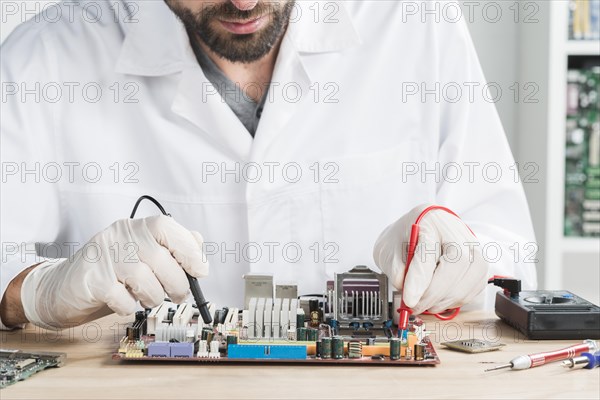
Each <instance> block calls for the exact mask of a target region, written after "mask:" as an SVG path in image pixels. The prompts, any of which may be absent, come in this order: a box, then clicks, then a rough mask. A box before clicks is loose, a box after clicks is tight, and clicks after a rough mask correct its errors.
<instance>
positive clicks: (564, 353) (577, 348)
mask: <svg viewBox="0 0 600 400" xmlns="http://www.w3.org/2000/svg"><path fill="white" fill-rule="evenodd" d="M597 348H598V347H597V345H596V342H594V341H593V340H589V339H587V340H584V341H583V343H582V344H577V345H574V346H570V347H565V348H564V349H560V350H555V351H547V352H544V353H536V354H529V355H526V356H519V357H516V358H513V359H512V360H510V362H509V363H508V364H503V365H499V366H497V367H494V368H490V369H486V370H485V371H484V372H488V371H496V370H498V369H503V368H511V369H529V368H533V367H539V366H540V365H544V364H546V363H550V362H554V361H561V360H565V359H567V358H569V357H575V356H578V355H580V354H581V353H584V352H594V351H595V350H596V349H597Z"/></svg>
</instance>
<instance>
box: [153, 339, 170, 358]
mask: <svg viewBox="0 0 600 400" xmlns="http://www.w3.org/2000/svg"><path fill="white" fill-rule="evenodd" d="M169 344H170V343H169V342H151V343H148V356H149V357H169V356H170V355H171V350H170V348H169Z"/></svg>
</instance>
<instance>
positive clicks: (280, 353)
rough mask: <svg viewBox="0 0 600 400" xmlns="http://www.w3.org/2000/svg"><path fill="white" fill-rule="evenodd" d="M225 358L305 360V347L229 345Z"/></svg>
mask: <svg viewBox="0 0 600 400" xmlns="http://www.w3.org/2000/svg"><path fill="white" fill-rule="evenodd" d="M227 358H230V359H236V358H237V359H244V358H245V359H259V360H265V359H268V360H305V359H306V346H302V345H269V344H264V345H263V344H230V345H228V346H227Z"/></svg>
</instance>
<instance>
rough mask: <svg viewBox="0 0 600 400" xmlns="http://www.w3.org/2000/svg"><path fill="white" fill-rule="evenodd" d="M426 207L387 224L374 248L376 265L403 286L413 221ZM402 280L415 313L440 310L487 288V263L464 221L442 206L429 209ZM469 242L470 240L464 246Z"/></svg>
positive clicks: (398, 284) (393, 283) (456, 305)
mask: <svg viewBox="0 0 600 400" xmlns="http://www.w3.org/2000/svg"><path fill="white" fill-rule="evenodd" d="M427 207H428V205H420V206H417V207H415V208H414V209H412V210H411V211H410V212H409V213H408V214H406V215H404V216H403V217H402V218H400V219H399V220H398V221H396V222H394V223H393V224H391V225H390V226H388V227H387V228H386V229H385V230H384V231H383V232H382V233H381V235H380V236H379V238H378V239H377V242H376V243H375V248H374V250H373V258H374V259H375V264H376V265H377V266H378V267H379V268H380V269H381V270H382V271H383V272H384V273H385V274H386V275H387V276H388V278H389V279H390V282H391V284H392V286H394V287H395V288H396V289H398V290H402V287H403V284H404V269H405V263H406V256H407V252H408V243H409V238H410V231H411V227H412V225H413V224H414V223H415V221H416V220H417V218H418V216H419V215H420V214H421V212H422V211H423V210H424V209H425V208H427ZM419 227H420V229H419V239H418V242H417V248H416V250H415V255H414V257H413V259H412V261H411V263H410V268H409V269H408V273H407V275H406V283H405V284H404V293H403V300H404V303H405V304H406V306H407V307H409V308H411V309H412V310H413V313H414V314H421V313H422V312H424V311H426V310H428V311H430V312H432V313H439V312H442V311H444V310H446V309H450V308H455V307H460V306H463V305H464V304H467V303H469V302H470V301H471V300H472V299H473V298H474V297H475V296H477V295H478V294H479V293H480V292H481V291H482V290H483V289H484V288H485V286H486V284H487V278H488V270H489V265H488V263H487V262H486V261H485V260H484V258H483V256H482V254H481V251H480V246H479V245H476V244H474V243H477V242H478V241H477V238H476V237H475V236H474V235H473V234H472V233H471V231H470V230H469V229H468V228H467V226H466V225H465V223H464V222H462V221H461V220H460V219H459V218H457V217H455V216H454V215H452V214H450V213H448V212H446V211H444V210H432V211H429V212H428V213H427V214H426V215H425V216H424V217H423V219H421V222H420V223H419ZM469 243H471V244H470V245H469Z"/></svg>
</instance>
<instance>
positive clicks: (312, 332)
mask: <svg viewBox="0 0 600 400" xmlns="http://www.w3.org/2000/svg"><path fill="white" fill-rule="evenodd" d="M318 338H319V330H318V329H313V328H308V329H307V330H306V340H308V341H309V342H316V341H317V339H318Z"/></svg>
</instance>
